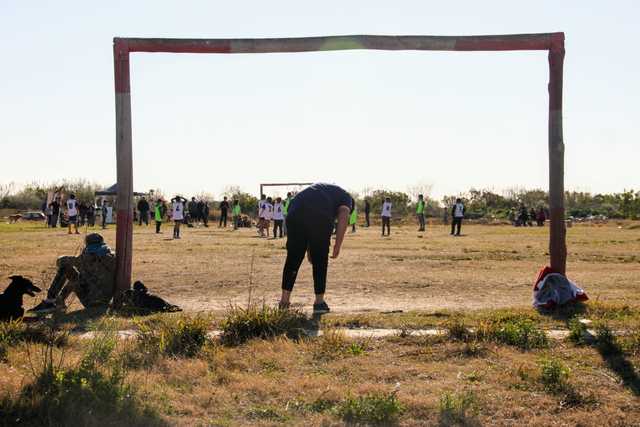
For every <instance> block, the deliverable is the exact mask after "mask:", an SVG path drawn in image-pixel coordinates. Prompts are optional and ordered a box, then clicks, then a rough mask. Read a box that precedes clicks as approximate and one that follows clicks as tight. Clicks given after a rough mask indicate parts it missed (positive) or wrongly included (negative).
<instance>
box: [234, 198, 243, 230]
mask: <svg viewBox="0 0 640 427" xmlns="http://www.w3.org/2000/svg"><path fill="white" fill-rule="evenodd" d="M240 215H242V209H241V208H240V201H239V200H238V199H234V200H233V207H232V208H231V219H232V220H233V229H234V230H237V229H238V227H239V226H240Z"/></svg>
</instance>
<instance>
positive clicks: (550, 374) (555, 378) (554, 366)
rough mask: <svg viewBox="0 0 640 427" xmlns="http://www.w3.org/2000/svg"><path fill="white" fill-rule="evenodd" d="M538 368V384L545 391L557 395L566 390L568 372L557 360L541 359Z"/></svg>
mask: <svg viewBox="0 0 640 427" xmlns="http://www.w3.org/2000/svg"><path fill="white" fill-rule="evenodd" d="M539 366H540V382H541V383H542V385H543V386H544V388H545V390H547V391H550V392H553V393H558V392H561V391H563V390H566V389H567V385H568V384H567V380H568V379H569V373H570V371H569V368H567V367H566V366H565V365H564V364H563V363H562V362H561V361H560V360H559V359H555V358H551V359H542V360H540V362H539Z"/></svg>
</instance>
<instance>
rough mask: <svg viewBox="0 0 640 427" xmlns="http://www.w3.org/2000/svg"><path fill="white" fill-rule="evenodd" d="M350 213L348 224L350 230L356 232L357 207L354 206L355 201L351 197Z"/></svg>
mask: <svg viewBox="0 0 640 427" xmlns="http://www.w3.org/2000/svg"><path fill="white" fill-rule="evenodd" d="M351 206H352V208H351V214H349V225H350V226H351V232H352V233H355V232H356V222H357V221H358V208H357V207H356V201H355V200H354V199H353V197H352V198H351Z"/></svg>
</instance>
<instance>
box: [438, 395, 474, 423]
mask: <svg viewBox="0 0 640 427" xmlns="http://www.w3.org/2000/svg"><path fill="white" fill-rule="evenodd" d="M439 411H440V424H441V425H447V426H449V425H454V424H462V425H465V424H467V423H469V421H470V418H472V417H474V416H475V412H476V411H477V398H476V396H475V394H474V393H473V392H471V391H469V392H465V393H445V394H444V395H442V397H440V408H439Z"/></svg>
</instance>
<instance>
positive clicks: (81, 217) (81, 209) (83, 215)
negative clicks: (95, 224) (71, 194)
mask: <svg viewBox="0 0 640 427" xmlns="http://www.w3.org/2000/svg"><path fill="white" fill-rule="evenodd" d="M88 211H89V207H88V206H87V205H86V204H85V203H84V202H82V201H81V202H79V203H78V222H79V223H80V227H84V224H85V223H86V222H87V213H88Z"/></svg>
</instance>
